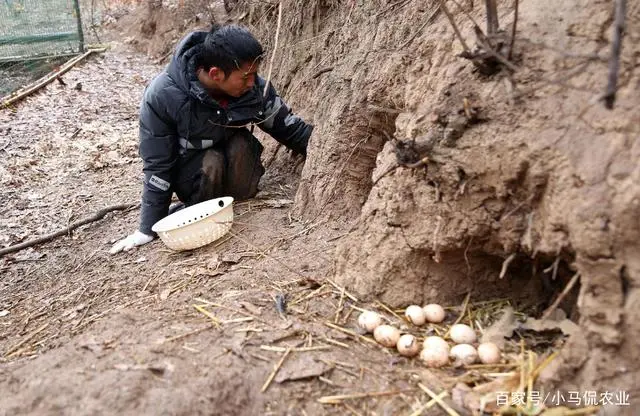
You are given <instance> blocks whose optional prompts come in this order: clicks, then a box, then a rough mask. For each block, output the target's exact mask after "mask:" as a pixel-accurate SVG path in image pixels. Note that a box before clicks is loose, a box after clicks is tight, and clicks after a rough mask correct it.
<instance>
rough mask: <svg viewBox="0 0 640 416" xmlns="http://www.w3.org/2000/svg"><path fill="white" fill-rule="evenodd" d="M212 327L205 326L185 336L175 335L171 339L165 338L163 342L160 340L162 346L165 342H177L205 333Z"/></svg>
mask: <svg viewBox="0 0 640 416" xmlns="http://www.w3.org/2000/svg"><path fill="white" fill-rule="evenodd" d="M213 327H214V325H207V326H205V327H203V328H198V329H194V330H193V331H190V332H187V333H185V334H181V335H176V336H175V337H171V338H167V339H165V340H162V342H161V343H162V344H164V343H165V342H173V341H178V340H180V339H183V338H186V337H190V336H191V335H195V334H199V333H200V332H202V331H206V330H207V329H211V328H213Z"/></svg>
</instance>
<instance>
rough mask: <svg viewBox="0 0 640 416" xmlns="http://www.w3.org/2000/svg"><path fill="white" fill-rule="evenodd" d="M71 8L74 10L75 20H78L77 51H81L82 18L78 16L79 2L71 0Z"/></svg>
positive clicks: (82, 47)
mask: <svg viewBox="0 0 640 416" xmlns="http://www.w3.org/2000/svg"><path fill="white" fill-rule="evenodd" d="M73 9H74V10H75V12H76V21H77V22H78V40H79V46H80V51H79V52H80V53H82V52H84V33H83V32H82V18H81V17H80V3H79V2H78V0H73Z"/></svg>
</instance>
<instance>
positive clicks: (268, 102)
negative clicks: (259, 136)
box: [258, 85, 313, 156]
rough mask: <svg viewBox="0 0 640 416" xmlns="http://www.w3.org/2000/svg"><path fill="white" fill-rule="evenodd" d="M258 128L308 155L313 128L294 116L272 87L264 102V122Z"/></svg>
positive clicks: (298, 151)
mask: <svg viewBox="0 0 640 416" xmlns="http://www.w3.org/2000/svg"><path fill="white" fill-rule="evenodd" d="M258 126H259V127H260V128H261V129H262V130H263V131H264V132H265V133H267V134H269V135H270V136H271V137H273V138H274V139H276V140H277V141H279V142H280V143H282V144H283V145H285V146H286V147H287V148H289V149H291V150H293V151H294V152H297V153H300V154H302V155H304V156H306V155H307V144H308V143H309V137H311V132H312V131H313V126H312V125H311V124H308V123H305V122H304V121H303V120H302V119H301V118H300V117H298V116H297V115H295V114H293V112H292V111H291V109H290V108H289V107H288V106H287V105H286V104H285V102H284V101H282V98H280V96H279V95H278V93H277V92H276V90H275V88H273V86H271V85H269V90H268V92H267V96H266V97H265V100H264V110H263V120H262V121H261V122H260V123H258Z"/></svg>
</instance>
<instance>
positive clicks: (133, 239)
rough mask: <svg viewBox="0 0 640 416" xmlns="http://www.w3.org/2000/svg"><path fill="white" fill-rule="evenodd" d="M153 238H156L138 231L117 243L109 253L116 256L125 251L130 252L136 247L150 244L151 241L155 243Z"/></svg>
mask: <svg viewBox="0 0 640 416" xmlns="http://www.w3.org/2000/svg"><path fill="white" fill-rule="evenodd" d="M153 238H154V237H153V236H152V235H146V234H144V233H141V232H140V231H138V230H136V232H135V233H133V234H131V235H129V236H127V237H126V238H124V239H122V240H120V241H118V242H117V243H115V244H114V245H113V247H111V250H109V253H111V254H116V253H119V252H121V251H123V250H124V251H129V250H131V249H132V248H134V247H138V246H141V245H143V244H147V243H150V242H151V241H153Z"/></svg>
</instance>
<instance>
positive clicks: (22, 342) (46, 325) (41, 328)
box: [4, 322, 49, 357]
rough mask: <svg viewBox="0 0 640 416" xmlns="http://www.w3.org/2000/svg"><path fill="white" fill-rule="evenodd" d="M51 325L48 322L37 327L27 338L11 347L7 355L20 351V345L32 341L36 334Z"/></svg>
mask: <svg viewBox="0 0 640 416" xmlns="http://www.w3.org/2000/svg"><path fill="white" fill-rule="evenodd" d="M48 326H49V323H48V322H47V323H46V324H44V325H42V326H41V327H40V328H38V329H36V330H35V331H33V332H32V333H31V334H30V335H29V336H27V337H26V338H25V339H23V340H22V341H20V342H19V343H17V344H16V345H15V346H13V347H12V348H10V349H9V350H8V351H7V352H6V353H5V354H4V356H5V357H9V356H10V355H11V354H13V353H14V352H16V351H18V350H19V349H20V347H22V346H23V345H24V344H26V343H27V342H29V341H31V340H32V339H33V338H34V337H35V336H36V335H38V334H39V333H40V332H42V331H44V330H45V329H46V328H47V327H48Z"/></svg>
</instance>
